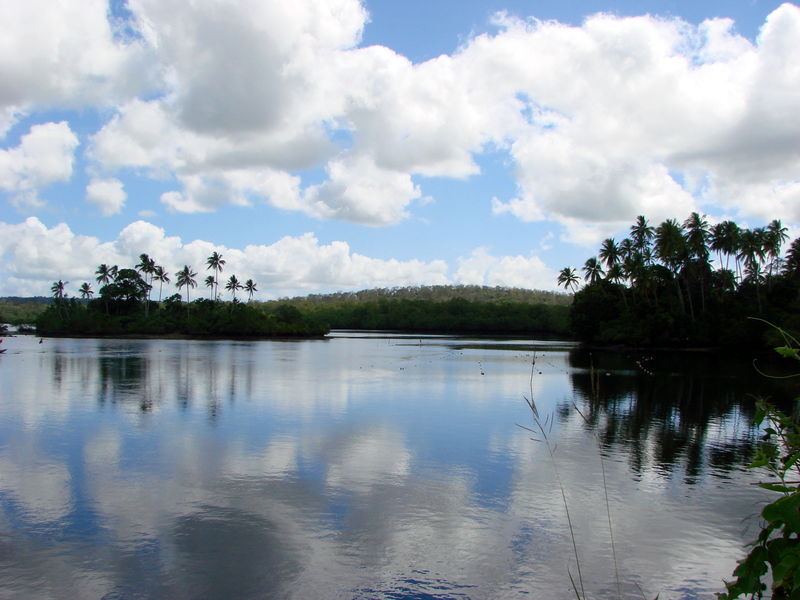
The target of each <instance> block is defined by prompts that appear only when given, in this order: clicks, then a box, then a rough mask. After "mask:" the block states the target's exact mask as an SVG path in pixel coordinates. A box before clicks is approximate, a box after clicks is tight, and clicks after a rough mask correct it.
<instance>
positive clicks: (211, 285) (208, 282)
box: [205, 275, 214, 300]
mask: <svg viewBox="0 0 800 600" xmlns="http://www.w3.org/2000/svg"><path fill="white" fill-rule="evenodd" d="M205 284H206V287H207V288H211V299H212V300H213V299H214V276H213V275H209V276H208V277H206V278H205Z"/></svg>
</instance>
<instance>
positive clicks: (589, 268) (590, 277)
mask: <svg viewBox="0 0 800 600" xmlns="http://www.w3.org/2000/svg"><path fill="white" fill-rule="evenodd" d="M605 274H606V273H605V271H603V267H602V265H601V264H600V262H599V261H598V260H597V257H594V256H593V257H591V258H590V259H589V260H587V261H586V262H585V263H583V278H584V279H585V280H586V281H587V282H589V285H592V284H593V283H597V282H598V281H600V279H602V277H603V275H605Z"/></svg>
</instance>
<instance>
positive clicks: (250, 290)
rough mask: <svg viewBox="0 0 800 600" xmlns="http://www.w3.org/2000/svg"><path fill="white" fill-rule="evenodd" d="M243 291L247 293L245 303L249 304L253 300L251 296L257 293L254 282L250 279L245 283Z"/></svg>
mask: <svg viewBox="0 0 800 600" xmlns="http://www.w3.org/2000/svg"><path fill="white" fill-rule="evenodd" d="M244 291H245V292H247V301H248V302H250V301H251V300H252V299H253V294H255V293H256V292H257V291H258V288H256V282H255V281H253V280H252V279H248V280H247V281H245V282H244Z"/></svg>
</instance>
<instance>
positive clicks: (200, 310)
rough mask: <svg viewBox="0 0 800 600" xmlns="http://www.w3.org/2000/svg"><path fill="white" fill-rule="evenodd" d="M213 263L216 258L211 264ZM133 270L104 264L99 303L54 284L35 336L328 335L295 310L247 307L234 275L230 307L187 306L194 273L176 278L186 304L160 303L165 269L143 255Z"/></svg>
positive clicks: (177, 299)
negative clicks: (70, 294) (68, 294)
mask: <svg viewBox="0 0 800 600" xmlns="http://www.w3.org/2000/svg"><path fill="white" fill-rule="evenodd" d="M211 258H214V261H213V264H212V263H211ZM211 258H209V261H210V262H209V268H214V270H215V273H216V274H218V273H219V272H220V271H221V270H222V265H224V264H225V261H224V260H222V256H221V255H219V254H217V253H216V252H215V253H214V255H212V257H211ZM139 259H140V262H139V264H137V265H136V268H135V269H127V268H124V269H120V268H119V267H117V266H116V265H114V266H109V265H106V264H102V265H100V266H98V268H97V271H96V272H95V275H96V276H97V277H96V281H97V283H98V284H101V285H102V287H101V288H100V291H99V297H98V298H96V299H92V296H93V295H94V291H93V290H92V288H91V285H90V284H89V283H83V284H82V285H81V286H80V288H79V291H80V294H81V296H82V298H83V300H78V299H77V298H67V297H66V294H65V286H66V282H64V281H61V280H59V281H56V282H55V283H53V285H52V287H51V291H52V293H53V300H52V302H51V303H50V304H49V306H48V307H47V308H46V309H45V310H44V311H43V312H42V313H41V314H39V315H38V317H37V318H36V328H37V331H38V333H40V334H43V335H101V336H105V335H173V334H180V335H189V336H193V337H207V336H208V337H248V338H251V337H283V336H317V335H324V334H326V333H327V332H328V327H326V326H325V325H323V324H322V323H321V322H320V321H318V320H315V319H313V318H311V317H309V316H307V315H304V314H303V313H302V312H301V311H299V310H298V309H297V308H295V307H294V306H291V305H288V304H275V305H271V306H268V307H267V306H264V305H256V304H250V303H248V304H245V303H242V302H240V301H239V300H238V299H237V298H236V292H237V290H240V289H242V287H243V286H242V285H241V284H240V283H239V282H238V279H237V278H236V276H235V275H232V276H231V277H230V279H229V280H228V284H227V285H226V286H225V287H226V289H227V290H228V291H230V292H231V296H232V298H231V301H230V302H222V301H221V300H220V299H219V296H218V295H217V294H216V290H217V287H216V283H217V279H216V278H214V284H215V285H214V290H213V291H214V292H215V294H214V296H215V299H214V300H209V299H202V298H201V299H197V300H194V301H191V302H190V290H191V289H192V288H194V287H196V286H197V282H196V277H197V273H195V272H194V271H193V270H192V269H191V267H189V266H188V265H185V266H184V267H183V268H182V269H181V270H179V271H178V272H177V273H175V282H176V285H177V286H178V289H179V290H180V289H185V293H186V301H185V302H184V301H183V300H182V298H181V295H180V294H174V295H172V296H170V297H168V298H166V299H165V300H164V301H163V302H162V301H160V298H161V292H162V290H163V287H162V286H163V283H168V282H169V281H170V279H169V276H168V275H167V274H166V273H165V272H164V269H163V267H160V266H158V265H156V264H155V261H154V260H152V259H151V258H150V257H149V256H147V255H146V254H142V255H140V257H139ZM155 281H158V282H159V301H158V302H156V301H153V300H151V299H150V296H151V292H152V290H153V287H154V286H153V284H154V282H155ZM245 289H246V290H247V291H248V293H250V294H251V296H252V292H251V291H250V290H252V291H255V290H256V284H255V283H254V282H253V281H252V280H248V286H247V287H246V288H245Z"/></svg>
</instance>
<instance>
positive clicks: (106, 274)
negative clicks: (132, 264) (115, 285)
mask: <svg viewBox="0 0 800 600" xmlns="http://www.w3.org/2000/svg"><path fill="white" fill-rule="evenodd" d="M117 273H119V268H118V267H117V265H113V266H111V267H109V266H108V265H107V264H106V263H103V264H102V265H100V266H99V267H97V270H96V271H95V272H94V274H95V275H97V277H95V281H96V282H97V283H102V284H103V285H107V284H109V283H111V282H112V281H114V280H115V279H116V278H117Z"/></svg>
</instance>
